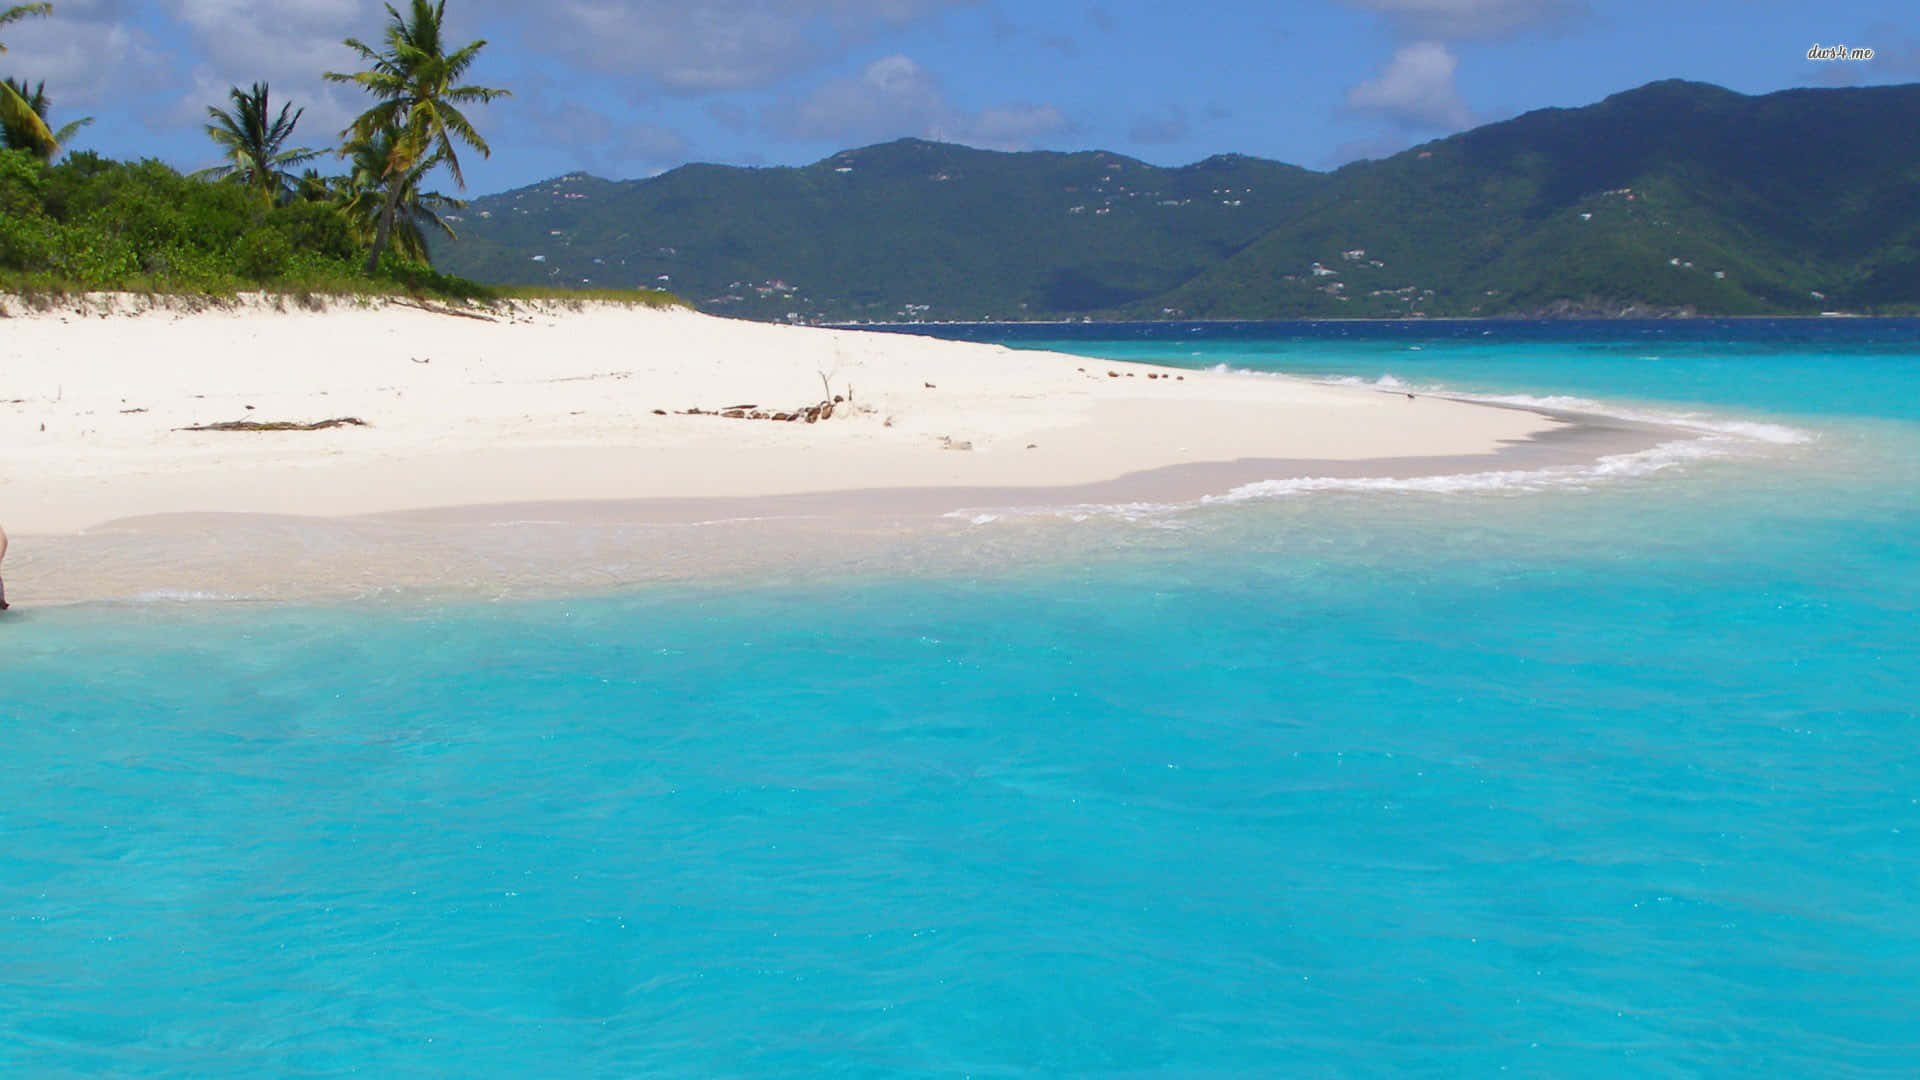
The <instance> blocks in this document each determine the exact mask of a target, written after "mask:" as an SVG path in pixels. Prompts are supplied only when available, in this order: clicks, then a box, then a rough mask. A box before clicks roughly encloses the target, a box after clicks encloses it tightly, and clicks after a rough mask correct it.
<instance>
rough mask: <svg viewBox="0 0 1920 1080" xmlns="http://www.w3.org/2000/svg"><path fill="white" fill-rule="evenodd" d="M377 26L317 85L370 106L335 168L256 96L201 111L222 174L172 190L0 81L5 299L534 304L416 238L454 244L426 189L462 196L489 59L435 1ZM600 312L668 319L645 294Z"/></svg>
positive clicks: (33, 90)
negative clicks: (357, 67)
mask: <svg viewBox="0 0 1920 1080" xmlns="http://www.w3.org/2000/svg"><path fill="white" fill-rule="evenodd" d="M386 10H387V14H388V16H389V21H388V24H387V26H386V27H385V31H384V35H383V37H382V38H381V39H380V45H379V47H378V48H376V47H373V46H369V45H367V44H365V43H363V42H361V41H359V40H357V39H348V40H347V41H346V42H344V43H343V44H344V45H345V46H346V47H347V48H348V49H350V50H353V52H354V53H355V54H357V55H358V56H359V57H360V58H361V59H362V60H363V61H365V63H366V69H365V70H363V71H359V72H352V73H328V77H329V78H332V79H336V80H338V81H341V82H345V83H349V84H352V85H358V86H360V87H362V88H363V89H365V90H366V91H367V92H368V94H369V95H370V96H371V97H372V98H373V100H374V104H373V106H372V107H371V108H369V109H368V110H367V111H366V112H365V113H363V114H362V115H361V116H360V117H359V118H358V119H356V120H355V121H354V123H353V124H352V126H351V127H349V128H348V129H347V130H346V131H344V132H342V133H341V143H340V145H339V146H338V147H336V148H334V149H332V151H331V152H329V151H328V150H324V149H315V148H311V147H306V146H301V145H299V140H298V139H297V138H296V132H297V129H298V127H299V123H300V120H301V118H302V116H303V115H304V113H305V110H304V109H303V108H301V107H298V106H297V105H295V104H294V103H291V102H279V103H277V104H278V108H277V111H276V109H275V105H276V101H275V99H274V97H273V95H272V91H271V88H270V87H269V86H268V85H267V84H266V83H265V82H257V83H254V84H253V85H252V86H251V87H249V88H247V89H245V90H243V89H241V88H239V87H234V88H232V89H231V90H230V91H229V93H228V101H227V102H226V107H220V106H209V107H208V108H207V116H208V120H209V122H208V124H207V125H206V131H207V135H208V137H209V139H210V140H211V142H212V144H213V147H214V149H215V150H216V151H217V153H218V155H219V163H218V164H216V165H214V166H212V167H211V168H208V169H205V170H202V171H201V172H198V173H193V174H182V173H181V172H179V171H178V170H175V169H173V168H171V167H170V166H167V165H165V164H163V163H161V162H158V161H152V160H147V161H133V162H127V161H115V160H111V159H109V158H106V157H103V156H101V155H99V154H97V153H94V152H91V151H87V150H74V149H73V148H72V146H71V142H72V140H73V138H74V137H75V135H76V134H77V133H78V132H79V131H80V130H81V129H82V128H84V127H85V125H86V124H87V123H88V122H89V121H88V120H87V119H85V118H82V119H79V120H75V121H72V122H69V123H66V124H64V125H59V126H57V127H56V126H54V125H55V119H54V118H53V117H52V116H51V115H50V112H51V100H50V98H49V96H48V92H47V88H46V85H45V84H44V83H41V84H38V85H36V86H33V87H29V86H28V85H27V84H26V83H25V82H21V81H16V80H13V79H10V78H9V79H6V80H4V81H0V135H4V148H0V291H3V292H12V293H28V294H38V295H44V294H56V295H57V294H65V293H70V292H96V291H131V292H142V293H202V294H214V295H225V294H232V293H237V292H243V291H266V292H276V293H289V294H309V293H311V294H353V295H357V294H367V293H372V294H403V295H404V294H411V295H421V296H431V297H436V298H443V299H459V300H490V299H511V298H533V297H535V296H538V295H541V293H540V291H538V290H525V289H517V290H502V289H496V288H493V287H489V286H485V285H481V284H478V283H476V282H473V281H470V280H466V279H463V278H460V277H456V276H453V275H451V274H447V273H443V272H441V271H440V270H438V269H436V268H435V267H434V265H433V258H432V256H433V252H432V250H431V249H430V247H429V246H428V243H427V234H428V233H430V232H438V233H439V234H440V235H441V236H442V237H445V238H450V237H451V236H452V235H453V230H452V227H451V225H450V224H449V223H448V221H447V217H446V214H447V211H449V210H451V209H453V208H456V207H458V206H459V205H460V203H459V202H458V201H457V200H454V199H451V198H448V197H446V196H444V195H440V194H438V193H435V192H432V191H428V190H425V186H426V183H427V181H428V179H429V178H430V176H431V175H432V174H433V173H434V172H435V171H436V170H438V169H440V168H442V167H444V168H445V169H446V170H447V171H448V173H449V174H450V175H452V177H453V178H454V181H455V183H456V184H461V185H462V186H464V178H463V176H462V174H461V170H460V161H459V158H458V156H457V155H456V153H455V148H456V145H461V146H466V147H470V148H472V149H473V150H475V151H477V152H479V153H480V154H482V155H483V156H484V155H485V154H486V153H487V152H488V147H487V144H486V141H485V140H484V139H483V138H481V136H480V135H479V133H478V131H477V130H476V129H475V127H474V125H473V123H472V121H471V120H470V119H469V118H468V117H467V116H466V115H465V114H464V113H462V112H461V111H460V107H461V106H464V105H469V104H473V103H485V102H487V101H491V100H493V99H494V98H497V97H500V96H502V95H504V94H505V93H506V91H505V90H501V89H497V88H490V87H477V86H469V85H464V84H463V83H462V79H463V77H464V76H465V74H466V72H467V70H468V69H469V68H470V67H471V65H472V64H473V62H474V60H475V58H476V57H477V56H478V55H479V53H480V50H481V49H482V48H483V47H484V46H485V44H486V43H485V42H484V41H476V42H473V43H471V44H468V45H465V46H462V47H459V48H448V47H446V46H445V45H444V43H443V41H444V33H445V29H444V28H445V16H446V4H445V0H440V2H438V3H430V2H429V0H409V6H408V7H407V9H406V10H405V11H404V12H402V11H399V10H396V9H395V8H394V7H392V6H388V7H387V9H386ZM51 11H52V5H50V4H46V3H34V4H24V5H18V6H14V7H10V8H7V9H5V10H4V11H0V28H4V27H5V26H7V25H8V24H11V23H15V22H18V21H19V20H21V19H25V18H29V17H37V16H45V15H48V14H50V13H51ZM0 51H4V45H0ZM330 156H331V157H333V158H336V159H342V160H344V163H345V165H346V169H345V171H344V172H342V173H340V174H335V175H329V174H325V173H322V172H321V171H320V170H319V169H318V168H315V167H314V166H315V165H317V164H318V163H320V162H322V161H323V160H324V159H326V158H328V157H330ZM303 167H305V168H303ZM296 170H300V171H299V172H297V173H296ZM547 291H548V292H550V291H551V290H547ZM568 295H569V296H571V295H572V294H571V293H569V294H568ZM602 298H604V299H612V300H619V301H625V302H639V303H647V304H655V305H659V304H669V303H677V301H676V300H675V299H674V298H673V297H671V296H670V295H669V294H666V293H664V292H661V291H657V290H651V289H637V290H636V289H628V290H617V291H616V290H608V291H607V292H606V293H603V294H602Z"/></svg>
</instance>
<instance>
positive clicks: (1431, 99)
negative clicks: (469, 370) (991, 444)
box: [0, 0, 1920, 193]
mask: <svg viewBox="0 0 1920 1080" xmlns="http://www.w3.org/2000/svg"><path fill="white" fill-rule="evenodd" d="M4 2H11V0H0V3H4ZM54 3H55V11H54V15H53V17H52V18H49V19H42V20H30V21H28V22H25V23H18V24H15V25H14V26H12V27H10V28H9V29H8V30H7V31H6V32H5V42H6V44H7V45H8V46H9V48H10V50H11V51H10V52H9V53H8V54H7V55H5V56H0V72H4V73H7V74H11V75H15V76H16V77H18V76H26V77H27V78H29V79H32V80H36V81H37V80H39V79H45V80H47V83H48V93H49V96H51V97H52V98H53V100H54V102H55V113H54V117H53V119H54V121H55V122H56V123H61V122H64V121H65V120H69V119H72V118H74V117H76V116H80V115H92V116H94V117H96V123H95V124H94V126H93V127H91V128H89V129H87V131H85V132H84V133H83V134H82V135H81V136H80V138H79V139H78V140H76V145H77V146H79V147H82V148H87V149H93V150H98V151H100V152H102V153H105V154H108V155H111V156H115V157H134V156H154V157H159V158H161V159H163V160H166V161H168V162H170V163H172V164H175V165H177V166H180V167H183V168H198V167H201V166H204V165H207V164H210V163H211V154H210V152H209V151H210V144H209V143H208V142H207V140H206V138H205V136H204V135H203V134H202V132H201V126H202V124H203V123H204V121H205V115H204V114H205V109H206V106H208V105H209V104H216V103H219V104H224V103H225V101H224V95H225V92H226V89H227V88H228V87H229V86H230V85H234V84H240V85H244V84H247V83H250V82H252V81H254V80H256V79H266V80H269V81H270V82H271V83H272V85H273V88H274V91H275V94H276V97H279V98H284V99H286V100H291V101H293V102H294V103H295V104H297V105H303V106H305V107H306V109H307V112H306V116H305V118H304V119H303V121H302V123H301V128H300V131H299V135H300V136H301V138H300V139H299V140H298V141H301V142H303V143H305V144H307V145H312V146H316V147H327V146H331V145H333V143H334V142H335V136H336V135H337V132H338V131H339V129H340V128H341V127H342V126H343V125H344V124H345V122H346V121H347V119H348V118H349V117H350V116H351V115H352V114H353V112H355V111H357V108H358V107H360V104H361V103H360V102H359V101H358V100H357V99H356V98H355V96H354V93H353V91H352V90H351V89H349V88H343V87H340V86H335V85H329V84H326V83H324V82H322V81H321V80H320V79H319V77H318V76H319V73H320V72H322V71H325V70H329V69H336V70H337V69H342V68H347V67H350V65H351V64H352V56H351V54H350V53H349V52H348V51H347V50H346V49H345V48H343V47H342V46H341V45H340V40H341V39H342V38H344V37H348V36H357V37H361V38H364V39H366V40H369V41H372V40H375V39H377V38H378V36H379V34H380V30H381V27H382V25H383V24H384V20H385V15H384V12H383V11H382V9H381V4H380V3H379V2H378V0H156V2H151V3H138V2H133V0H54ZM447 6H448V13H447V14H448V21H449V24H450V26H451V32H452V34H453V36H454V37H455V39H456V40H459V41H467V40H471V39H474V38H486V39H488V41H489V45H488V47H487V49H486V50H485V51H484V52H483V53H482V56H481V60H480V63H479V64H478V65H477V67H476V69H475V72H474V75H475V79H476V81H480V82H483V83H487V84H489V85H497V86H505V87H509V88H511V89H512V90H513V91H514V94H515V96H514V97H513V98H512V99H510V100H506V101H502V102H497V103H495V104H493V105H491V106H486V107H483V108H480V109H477V110H476V111H475V113H474V118H475V119H476V121H477V123H478V126H479V127H480V128H481V130H482V132H483V133H484V134H485V135H486V136H487V137H488V139H489V140H490V141H491V142H492V143H493V148H494V154H493V157H492V158H491V159H490V160H486V161H482V160H480V159H479V158H478V157H477V156H473V157H472V158H471V160H469V161H467V163H466V164H467V176H468V181H469V191H471V192H475V193H484V192H489V191H496V190H501V189H503V188H508V187H514V186H518V185H521V184H525V183H530V182H532V181H535V180H538V179H542V178H544V177H548V176H552V175H555V174H558V173H562V172H569V171H573V170H582V169H584V170H588V171H592V172H595V173H599V174H601V175H604V176H612V177H619V178H624V177H632V176H645V175H650V174H652V173H656V172H659V171H661V170H663V169H666V168H670V167H672V166H674V165H678V164H681V163H684V162H687V161H720V162H728V163H735V164H797V163H805V162H810V161H814V160H818V159H819V158H822V157H825V156H827V155H829V154H831V153H832V152H834V151H836V150H839V149H844V148H847V147H850V146H858V145H865V144H868V143H872V142H878V141H882V140H885V139H890V138H896V137H899V136H905V135H914V136H921V137H929V138H939V139H944V140H948V141H955V142H965V143H970V144H973V145H977V146H985V147H992V148H1002V149H1029V148H1044V149H1086V148H1100V149H1107V150H1114V151H1119V152H1121V153H1126V154H1130V155H1133V156H1135V157H1140V158H1144V159H1146V160H1148V161H1152V162H1157V163H1161V164H1178V163H1185V162H1189V161H1194V160H1198V159H1199V158H1203V157H1206V156H1207V155H1209V154H1215V153H1226V152H1234V153H1243V154H1254V155H1258V156H1261V157H1269V158H1276V159H1279V160H1282V161H1288V162H1293V163H1295V164H1300V165H1305V166H1308V167H1310V168H1316V169H1324V168H1330V167H1333V166H1336V165H1339V164H1341V163H1343V162H1346V161H1349V160H1353V159H1354V158H1357V157H1369V156H1380V155H1384V154H1387V153H1391V152H1393V151H1395V150H1398V149H1401V148H1404V147H1405V146H1408V145H1411V144H1412V143H1415V142H1418V141H1421V140H1424V139H1427V138H1431V137H1434V136H1437V135H1443V134H1446V133H1448V132H1450V131H1455V130H1459V129H1461V128H1465V127H1470V126H1473V125H1474V124H1478V123H1484V122H1487V121H1492V120H1500V119H1504V118H1507V117H1510V116H1514V115H1517V114H1518V113H1521V112H1524V111H1527V110H1529V109H1535V108H1541V107H1544V106H1571V105H1583V104H1587V103H1590V102H1593V101H1596V100H1598V99H1600V98H1602V97H1605V96H1606V95H1608V94H1611V93H1615V92H1618V91H1620V90H1624V89H1628V88H1630V87H1633V86H1638V85H1640V84H1642V83H1645V82H1649V81H1652V80H1655V79H1663V78H1675V77H1678V78H1687V79H1698V80H1702V81H1707V82H1714V83H1719V84H1721V85H1723V86H1727V87H1730V88H1732V89H1735V90H1739V91H1742V92H1745V93H1764V92H1768V91H1772V90H1779V89H1785V88H1788V87H1795V86H1832V85H1849V84H1874V83H1895V82H1911V81H1916V80H1920V21H1916V20H1915V19H1913V17H1912V11H1913V7H1912V0H1903V2H1899V3H1894V2H1883V0H1827V2H1823V3H1818V4H1816V3H1809V2H1808V0H1614V2H1609V0H1586V2H1583V0H1297V2H1272V0H1269V2H1265V3H1256V2H1252V0H1194V2H1190V3H1185V4H1181V3H1168V2H1166V0H1155V2H1146V0H1024V2H1013V0H715V2H701V0H546V2H544V3H527V2H525V0H448V5H447ZM1815 44H1819V45H1834V44H1844V45H1848V46H1854V47H1865V48H1871V49H1873V50H1874V51H1875V55H1874V58H1873V59H1872V60H1870V61H1865V62H1832V61H1828V62H1821V61H1809V60H1807V59H1806V53H1807V50H1808V49H1809V48H1811V47H1812V46H1814V45H1815ZM443 186H445V185H443Z"/></svg>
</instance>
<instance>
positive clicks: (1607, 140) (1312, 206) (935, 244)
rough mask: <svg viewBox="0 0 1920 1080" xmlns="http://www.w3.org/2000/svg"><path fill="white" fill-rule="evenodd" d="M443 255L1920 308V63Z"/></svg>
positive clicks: (873, 189) (797, 305)
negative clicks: (1394, 138) (1284, 151)
mask: <svg viewBox="0 0 1920 1080" xmlns="http://www.w3.org/2000/svg"><path fill="white" fill-rule="evenodd" d="M455 218H456V220H455V221H454V222H453V224H454V227H455V228H456V229H457V230H458V231H459V233H460V238H459V239H458V240H457V241H453V242H448V243H445V244H442V245H441V246H440V247H439V248H438V249H437V250H436V252H435V255H436V259H437V261H438V263H439V264H440V265H441V266H442V268H444V269H446V270H449V271H451V272H453V273H456V274H460V275H463V276H466V277H471V278H475V279H477V280H480V281H483V282H488V283H497V284H563V285H578V286H580V287H583V288H586V287H591V288H608V287H630V286H649V287H664V288H669V289H671V290H673V291H674V292H676V293H678V294H679V295H681V296H682V297H684V298H685V299H687V300H688V301H690V302H692V303H693V304H694V305H695V306H696V307H699V308H701V309H703V310H707V311H712V312H715V313H718V314H732V315H739V316H744V317H749V318H762V319H791V320H795V321H833V322H851V321H932V320H976V319H1000V320H1023V319H1079V318H1095V319H1111V318H1125V319H1167V318H1182V319H1229V318H1240V319H1257V318H1301V317H1353V318H1359V317H1396V316H1398V317H1405V316H1423V315H1424V316H1502V315H1520V316H1581V315H1595V316H1606V315H1689V314H1699V315H1753V314H1814V313H1818V312H1822V311H1833V310H1844V311H1849V312H1859V313H1905V312H1915V311H1920V84H1914V85H1903V86H1880V87H1866V88H1834V89H1804V90H1788V91H1782V92H1779V93H1773V94H1767V95H1763V96H1747V95H1743V94H1738V93H1735V92H1733V91H1729V90H1726V89H1723V88H1720V87H1717V86H1711V85H1707V84H1703V83H1694V82H1683V81H1678V80H1669V81H1665V82H1657V83H1651V84H1649V85H1647V86H1643V87H1640V88H1638V89H1635V90H1630V91H1627V92H1624V93H1620V94H1616V95H1614V96H1612V97H1609V98H1607V99H1605V100H1604V101H1601V102H1599V103H1597V104H1594V105H1590V106H1586V107H1583V108H1576V109H1542V110H1538V111H1535V112H1530V113H1527V114H1525V115H1522V116H1519V117H1516V118H1515V119H1512V120H1508V121H1504V122H1501V123H1495V124H1489V125H1486V126H1483V127H1479V128H1475V129H1473V130H1471V131H1467V132H1463V133H1461V134H1457V135H1452V136H1449V137H1447V138H1443V139H1438V140H1435V141H1432V142H1428V143H1425V144H1422V145H1419V146H1416V147H1413V148H1411V149H1408V150H1406V151H1404V152H1402V153H1400V154H1396V155H1394V156H1392V157H1389V158H1385V159H1382V160H1378V161H1360V162H1355V163H1353V164H1350V165H1346V166H1344V167H1342V168H1340V169H1337V170H1334V171H1332V172H1315V171H1311V170H1308V169H1303V168H1300V167H1297V166H1293V165H1286V164H1281V163H1279V162H1274V161H1266V160H1262V159H1259V158H1253V157H1246V156H1241V155H1223V156H1218V157H1212V158H1208V159H1207V160H1205V161H1201V162H1198V163H1196V164H1193V165H1187V166H1184V167H1180V168H1162V167H1158V166H1154V165H1151V164H1148V163H1146V162H1142V161H1138V160H1135V159H1132V158H1129V157H1126V156H1123V155H1120V154H1115V153H1107V152H1099V151H1092V152H1084V153H1054V152H1037V151H1036V152H1021V153H1004V152H995V151H987V150H976V149H971V148H967V147H962V146H954V145H948V144H941V143H931V142H925V141H922V140H917V139H904V140H900V141H897V142H891V143H886V144H882V145H878V146H870V147H866V148H864V149H858V150H849V151H846V152H843V153H839V154H835V155H833V156H832V157H830V158H828V159H826V160H824V161H821V162H818V163H815V164H813V165H808V166H804V167H797V168H786V167H781V168H739V167H731V166H720V165H688V166H685V167H682V168H678V169H675V170H673V171H671V172H667V173H664V174H662V175H660V176H657V177H652V178H649V179H645V180H630V181H619V182H616V181H609V180H603V179H599V178H596V177H592V176H588V175H584V174H571V175H567V176H562V177H558V178H556V179H553V180H549V181H545V182H542V183H539V184H535V185H532V186H530V187H526V188H521V189H518V190H515V191H509V192H505V193H502V194H499V195H492V196H486V197H483V198H479V199H475V200H474V201H473V202H472V203H471V204H470V205H469V206H467V207H466V208H464V209H463V210H461V211H460V212H458V213H457V214H456V215H455Z"/></svg>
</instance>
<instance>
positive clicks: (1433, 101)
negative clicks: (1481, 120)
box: [1347, 41, 1473, 131]
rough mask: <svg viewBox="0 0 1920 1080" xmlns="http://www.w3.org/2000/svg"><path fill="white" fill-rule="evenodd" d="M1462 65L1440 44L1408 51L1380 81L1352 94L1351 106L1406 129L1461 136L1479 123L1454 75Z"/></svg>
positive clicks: (1399, 52)
mask: <svg viewBox="0 0 1920 1080" xmlns="http://www.w3.org/2000/svg"><path fill="white" fill-rule="evenodd" d="M1459 66H1460V61H1459V59H1458V58H1457V57H1455V56H1454V55H1453V53H1452V52H1451V51H1449V50H1448V49H1447V47H1446V46H1445V45H1442V44H1440V43H1439V42H1437V41H1421V42H1416V43H1414V44H1412V45H1403V46H1401V47H1400V48H1399V49H1398V50H1397V51H1395V52H1394V54H1393V59H1391V60H1389V61H1387V66H1386V68H1385V69H1383V70H1382V71H1381V72H1380V74H1379V75H1377V76H1375V77H1373V78H1371V79H1368V80H1367V81H1366V82H1363V83H1361V84H1360V85H1358V86H1355V87H1354V88H1353V89H1351V90H1348V91H1347V105H1348V106H1349V107H1351V108H1354V109H1360V110H1363V111H1367V112H1374V113H1378V114H1380V115H1381V116H1384V117H1386V118H1387V119H1388V120H1391V121H1393V122H1394V123H1395V124H1397V125H1399V126H1400V127H1404V128H1421V129H1432V128H1438V129H1443V130H1448V131H1451V130H1457V129H1459V128H1463V127H1466V126H1468V125H1469V124H1471V123H1473V114H1472V112H1470V111H1469V110H1468V109H1467V103H1466V101H1465V99H1463V98H1462V97H1461V96H1460V89H1459V87H1457V86H1455V85H1454V81H1453V76H1454V71H1455V70H1456V69H1457V68H1458V67H1459Z"/></svg>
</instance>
